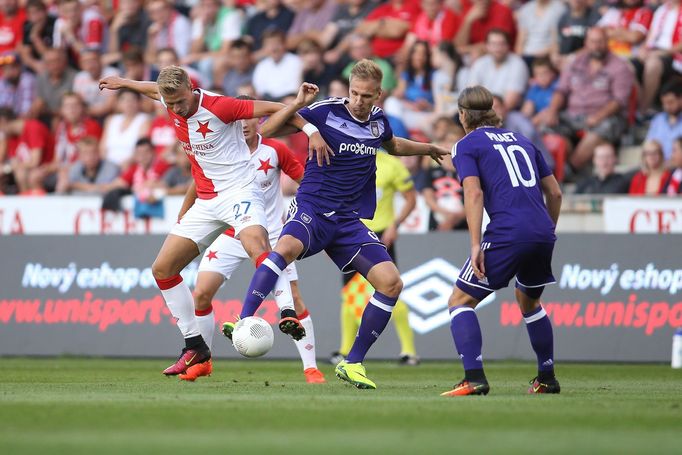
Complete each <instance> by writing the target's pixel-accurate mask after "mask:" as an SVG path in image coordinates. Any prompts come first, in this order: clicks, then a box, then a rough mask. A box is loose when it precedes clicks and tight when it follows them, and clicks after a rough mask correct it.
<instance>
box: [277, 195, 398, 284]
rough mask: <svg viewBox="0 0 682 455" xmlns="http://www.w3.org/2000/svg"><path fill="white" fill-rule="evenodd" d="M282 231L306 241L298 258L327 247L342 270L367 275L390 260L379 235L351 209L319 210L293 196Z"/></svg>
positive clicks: (327, 250) (326, 250) (327, 251)
mask: <svg viewBox="0 0 682 455" xmlns="http://www.w3.org/2000/svg"><path fill="white" fill-rule="evenodd" d="M281 235H291V236H293V237H295V238H297V239H298V240H300V241H301V243H303V248H304V249H303V253H301V255H300V256H299V257H298V259H303V258H306V257H309V256H313V255H315V254H317V253H319V252H320V251H323V250H324V251H325V252H326V253H327V255H328V256H329V257H330V258H331V260H332V261H334V264H336V266H337V267H338V268H339V270H341V271H342V272H343V273H346V274H349V275H351V276H352V275H353V272H359V273H360V274H362V275H363V276H365V277H366V276H367V273H368V272H369V270H370V269H371V268H372V267H373V266H374V265H376V264H379V263H381V262H385V261H391V256H389V254H388V252H387V251H386V247H385V246H384V244H383V243H381V241H380V240H379V237H378V236H377V235H376V234H375V233H374V232H373V231H372V230H371V229H369V228H368V227H367V226H365V225H364V224H363V223H362V221H360V219H359V218H358V217H357V215H354V214H352V213H350V214H339V213H335V212H329V213H327V214H323V213H318V212H317V209H316V208H315V207H314V206H313V205H311V204H307V203H306V202H305V201H298V200H297V199H294V200H293V201H292V202H291V206H290V207H289V217H288V218H287V221H286V223H285V224H284V228H283V229H282V234H281Z"/></svg>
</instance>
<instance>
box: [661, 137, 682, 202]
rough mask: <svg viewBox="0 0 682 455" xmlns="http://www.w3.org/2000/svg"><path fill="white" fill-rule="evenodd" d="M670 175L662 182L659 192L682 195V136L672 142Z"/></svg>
mask: <svg viewBox="0 0 682 455" xmlns="http://www.w3.org/2000/svg"><path fill="white" fill-rule="evenodd" d="M670 165H671V166H672V168H671V169H670V176H669V177H668V179H667V180H666V181H665V182H664V184H663V189H662V190H661V194H666V195H668V196H677V195H682V137H678V138H677V139H675V141H674V142H673V153H672V155H671V156H670Z"/></svg>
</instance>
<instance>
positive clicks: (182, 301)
mask: <svg viewBox="0 0 682 455" xmlns="http://www.w3.org/2000/svg"><path fill="white" fill-rule="evenodd" d="M161 294H162V295H163V298H164V300H165V301H166V305H168V309H169V310H170V312H171V314H172V315H173V317H174V318H175V319H177V321H178V329H180V332H181V333H182V336H183V337H184V338H190V337H195V336H197V335H200V333H199V325H198V324H197V319H196V317H195V316H194V298H193V297H192V291H190V290H189V287H188V286H187V284H186V283H185V282H184V281H180V282H179V283H178V284H176V285H175V286H173V287H171V288H169V289H161Z"/></svg>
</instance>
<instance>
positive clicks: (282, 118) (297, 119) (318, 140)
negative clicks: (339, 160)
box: [260, 82, 334, 166]
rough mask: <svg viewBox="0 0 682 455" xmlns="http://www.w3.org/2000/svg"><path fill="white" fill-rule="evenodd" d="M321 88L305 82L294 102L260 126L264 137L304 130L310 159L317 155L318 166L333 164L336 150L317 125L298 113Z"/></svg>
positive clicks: (312, 99) (311, 100) (310, 101)
mask: <svg viewBox="0 0 682 455" xmlns="http://www.w3.org/2000/svg"><path fill="white" fill-rule="evenodd" d="M319 90H320V89H319V88H318V87H317V86H316V85H315V84H309V83H307V82H304V83H303V84H301V87H300V88H299V89H298V94H297V96H296V99H295V100H294V102H293V103H291V104H289V105H287V106H285V107H284V109H280V110H279V111H277V112H275V113H273V114H272V115H271V116H270V117H269V118H268V119H267V120H266V121H265V123H263V124H262V125H261V127H260V133H261V134H262V135H263V136H264V137H277V136H280V135H283V134H291V133H294V132H297V131H299V130H300V131H303V132H304V133H305V134H306V135H307V136H308V138H309V141H308V159H309V160H311V159H313V157H317V164H318V166H322V165H323V164H324V163H325V162H326V163H327V164H331V157H332V156H334V152H333V151H332V149H331V147H329V146H328V145H327V143H326V142H325V140H324V139H323V138H322V135H321V134H320V132H319V130H318V129H317V127H315V125H313V124H311V123H308V122H306V121H305V119H304V118H303V117H301V116H300V115H299V114H298V111H299V110H300V109H303V108H304V107H306V106H308V105H309V104H310V103H312V102H313V101H314V100H315V97H316V96H317V93H318V92H319Z"/></svg>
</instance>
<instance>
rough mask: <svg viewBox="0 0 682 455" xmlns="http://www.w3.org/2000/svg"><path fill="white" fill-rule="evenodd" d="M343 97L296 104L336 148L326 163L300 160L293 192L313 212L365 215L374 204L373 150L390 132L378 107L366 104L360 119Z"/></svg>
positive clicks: (374, 207) (375, 149)
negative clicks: (364, 117)
mask: <svg viewBox="0 0 682 455" xmlns="http://www.w3.org/2000/svg"><path fill="white" fill-rule="evenodd" d="M347 103H348V99H347V98H329V99H327V100H323V101H319V102H317V103H313V104H311V105H310V106H309V107H306V108H304V109H301V110H300V111H299V114H301V116H302V117H303V118H304V119H305V120H306V121H308V122H309V123H312V124H313V125H315V126H316V127H317V128H318V129H319V130H320V134H321V135H322V137H323V138H324V140H325V141H326V142H327V144H328V145H329V146H330V147H331V148H332V150H333V151H334V153H335V154H336V155H335V156H333V157H332V158H331V166H327V165H324V166H322V167H319V166H318V165H317V161H316V160H311V161H308V162H307V163H306V166H305V174H304V176H303V181H302V182H301V186H300V187H299V188H298V193H297V194H296V198H297V199H298V200H300V201H306V202H308V203H309V204H312V205H314V206H315V207H316V208H317V210H318V211H319V213H328V212H339V213H347V212H354V213H356V214H357V215H358V216H359V217H360V218H368V219H371V218H373V217H374V210H375V209H376V177H375V174H376V154H377V151H378V149H379V148H380V147H381V144H382V143H383V142H386V141H388V140H390V139H391V138H392V137H393V131H392V130H391V127H390V125H389V124H388V119H387V118H386V116H385V115H384V112H383V111H382V110H381V109H380V108H378V107H374V108H372V111H371V114H370V117H369V119H368V120H367V121H365V122H362V121H360V120H357V119H356V118H355V117H353V116H352V115H351V113H350V112H349V111H348V108H347V107H346V104H347Z"/></svg>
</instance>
